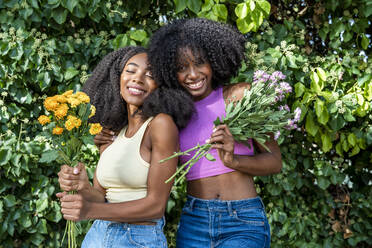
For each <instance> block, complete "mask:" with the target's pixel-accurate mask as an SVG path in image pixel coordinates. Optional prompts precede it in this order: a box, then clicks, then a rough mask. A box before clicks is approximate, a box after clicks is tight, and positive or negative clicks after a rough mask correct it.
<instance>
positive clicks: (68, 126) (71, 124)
mask: <svg viewBox="0 0 372 248" xmlns="http://www.w3.org/2000/svg"><path fill="white" fill-rule="evenodd" d="M65 127H66V129H67V130H68V131H71V130H72V129H73V128H74V127H75V125H74V122H73V121H72V120H69V119H67V121H66V122H65Z"/></svg>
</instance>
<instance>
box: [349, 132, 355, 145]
mask: <svg viewBox="0 0 372 248" xmlns="http://www.w3.org/2000/svg"><path fill="white" fill-rule="evenodd" d="M347 141H348V142H349V144H350V145H352V146H355V145H356V142H357V137H356V136H355V134H354V133H350V134H349V135H348V136H347Z"/></svg>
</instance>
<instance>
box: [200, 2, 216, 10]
mask: <svg viewBox="0 0 372 248" xmlns="http://www.w3.org/2000/svg"><path fill="white" fill-rule="evenodd" d="M213 5H214V1H213V0H205V1H204V4H203V6H202V9H201V10H202V12H203V11H209V10H211V9H212V7H213Z"/></svg>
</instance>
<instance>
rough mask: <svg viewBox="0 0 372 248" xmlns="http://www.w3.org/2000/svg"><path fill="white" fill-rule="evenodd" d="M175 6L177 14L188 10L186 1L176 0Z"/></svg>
mask: <svg viewBox="0 0 372 248" xmlns="http://www.w3.org/2000/svg"><path fill="white" fill-rule="evenodd" d="M174 4H175V5H176V13H179V12H181V11H183V10H184V9H186V0H174Z"/></svg>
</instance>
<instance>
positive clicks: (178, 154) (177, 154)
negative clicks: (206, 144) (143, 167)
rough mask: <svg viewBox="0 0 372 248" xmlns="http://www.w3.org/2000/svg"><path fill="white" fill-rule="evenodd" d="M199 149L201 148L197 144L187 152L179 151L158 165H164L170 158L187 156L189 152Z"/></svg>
mask: <svg viewBox="0 0 372 248" xmlns="http://www.w3.org/2000/svg"><path fill="white" fill-rule="evenodd" d="M200 147H201V146H200V145H199V144H197V145H196V146H194V147H192V148H190V149H188V150H186V151H184V152H181V151H179V152H175V153H174V154H173V155H172V156H170V157H167V158H165V159H162V160H160V161H159V163H164V162H165V161H168V160H170V159H172V158H175V157H179V156H182V155H189V152H192V151H194V150H196V149H199V148H200Z"/></svg>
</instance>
